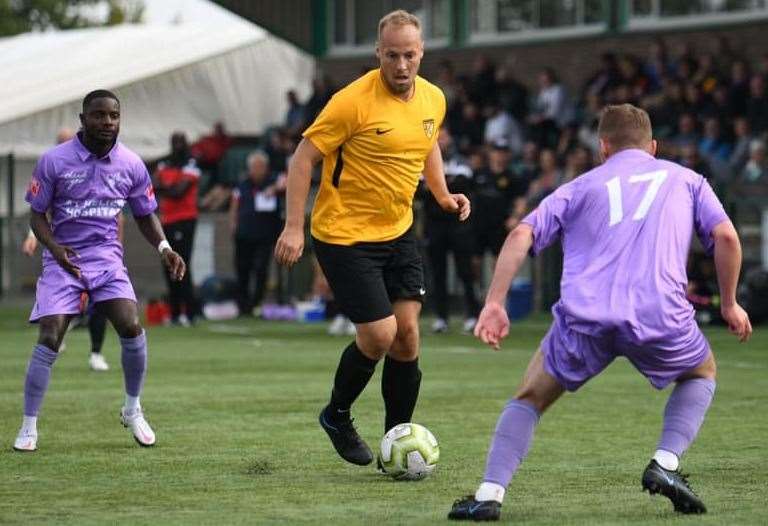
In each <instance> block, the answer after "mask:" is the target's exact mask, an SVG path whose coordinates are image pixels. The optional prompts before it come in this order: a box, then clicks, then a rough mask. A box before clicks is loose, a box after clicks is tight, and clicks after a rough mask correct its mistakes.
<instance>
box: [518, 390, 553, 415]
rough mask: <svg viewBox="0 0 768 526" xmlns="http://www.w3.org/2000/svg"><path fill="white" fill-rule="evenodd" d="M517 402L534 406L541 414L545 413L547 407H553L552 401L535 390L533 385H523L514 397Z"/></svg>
mask: <svg viewBox="0 0 768 526" xmlns="http://www.w3.org/2000/svg"><path fill="white" fill-rule="evenodd" d="M514 398H515V400H519V401H521V402H525V403H527V404H528V405H530V406H532V407H533V408H534V409H536V411H538V412H539V414H541V413H543V412H544V411H545V410H546V409H547V407H549V406H550V405H552V400H550V399H549V397H547V396H545V394H544V393H543V392H541V391H540V390H537V389H534V387H533V386H531V385H523V386H522V387H520V389H518V390H517V392H516V393H515V396H514Z"/></svg>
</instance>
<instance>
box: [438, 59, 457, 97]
mask: <svg viewBox="0 0 768 526" xmlns="http://www.w3.org/2000/svg"><path fill="white" fill-rule="evenodd" d="M435 84H436V85H437V86H439V87H440V89H441V90H443V95H445V106H446V107H447V108H450V107H452V106H453V105H454V104H456V102H457V100H458V98H459V90H460V88H459V85H458V81H457V80H456V75H455V73H454V70H453V64H452V63H451V61H450V60H443V61H441V62H440V64H438V66H437V78H436V79H435Z"/></svg>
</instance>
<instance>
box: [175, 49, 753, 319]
mask: <svg viewBox="0 0 768 526" xmlns="http://www.w3.org/2000/svg"><path fill="white" fill-rule="evenodd" d="M430 80H431V81H432V82H434V83H435V84H437V85H438V86H440V88H441V89H442V90H443V92H444V94H445V96H446V100H447V114H446V119H445V122H444V132H443V133H444V134H445V139H444V140H443V142H444V143H446V144H447V146H445V147H444V148H443V155H444V158H445V159H446V161H449V160H451V161H452V162H453V165H454V167H456V166H460V168H458V171H459V172H461V173H464V171H468V173H470V174H471V177H469V178H468V179H467V181H463V182H462V183H461V184H463V185H465V186H466V188H465V190H466V191H467V192H468V193H469V194H471V196H472V198H473V200H474V201H478V202H480V201H482V203H483V204H482V206H477V204H476V205H475V206H474V209H475V218H474V219H473V221H474V222H475V224H476V225H483V227H482V228H479V229H476V232H475V238H476V241H479V243H476V246H474V247H473V249H472V250H473V253H474V254H475V255H480V254H482V253H483V252H487V251H489V252H490V253H492V254H496V253H498V249H499V247H500V241H499V240H500V239H501V240H503V238H504V235H505V233H506V232H507V231H508V230H510V229H511V228H514V226H515V225H516V224H517V222H518V221H519V220H520V219H521V218H522V216H523V215H524V214H525V213H526V212H527V211H529V210H531V209H533V208H534V207H535V206H536V205H537V204H538V202H540V201H541V200H542V199H543V198H544V197H546V196H547V195H548V194H549V193H551V192H552V191H553V190H554V189H556V188H557V187H558V186H559V185H561V184H564V183H566V182H568V181H570V180H572V179H573V178H575V177H578V176H579V175H580V174H582V173H584V172H586V171H588V170H589V169H590V168H592V167H593V166H595V165H597V164H598V163H599V162H600V159H599V141H598V137H597V123H598V119H599V114H600V110H601V108H602V107H603V106H604V105H606V104H620V103H626V102H628V103H632V104H635V105H637V106H640V107H642V108H644V109H646V110H647V111H648V112H649V114H650V115H651V120H652V122H653V124H654V136H655V138H656V139H658V140H659V153H658V155H659V156H660V157H662V158H667V159H671V160H674V161H676V162H679V163H681V164H683V165H685V166H688V167H690V168H692V169H694V170H695V171H697V172H698V173H701V174H702V175H704V176H705V177H706V178H707V179H709V181H710V182H711V184H712V185H713V187H714V188H715V189H716V191H717V192H718V194H719V195H720V197H721V198H723V199H724V200H729V199H734V198H736V197H739V196H756V195H757V196H759V195H763V196H766V195H768V157H767V156H766V140H767V139H768V93H767V92H766V83H767V82H768V53H766V54H765V55H763V56H761V57H759V59H758V60H756V61H749V60H747V59H746V58H744V57H743V56H741V55H740V53H739V52H738V50H735V49H733V48H732V47H731V46H730V45H729V42H728V41H727V40H726V39H719V40H716V41H714V43H713V48H712V49H711V50H708V51H700V50H694V49H692V47H691V46H689V45H686V44H681V45H679V46H677V47H676V48H675V49H674V50H670V49H669V48H668V46H667V45H666V44H665V42H664V41H662V40H657V41H654V42H653V43H652V44H651V45H650V46H649V47H648V50H647V53H646V55H645V56H635V55H632V54H617V53H613V52H606V53H603V54H602V55H601V56H600V57H599V61H598V63H597V64H596V67H595V70H594V71H593V72H592V73H591V74H590V75H589V76H588V77H587V79H586V81H585V82H584V83H583V84H582V85H580V86H576V85H568V86H567V85H565V83H563V82H562V81H561V80H560V79H559V78H558V74H557V72H556V70H555V69H553V68H543V69H542V70H541V71H540V72H539V73H538V74H537V76H536V78H535V84H534V85H531V84H530V83H527V82H523V79H520V78H516V76H515V74H514V71H513V68H511V67H510V66H509V65H506V64H504V63H501V64H495V63H493V62H492V61H491V60H489V59H488V58H487V57H485V56H483V55H479V56H477V57H476V59H475V60H474V62H473V64H472V67H471V69H470V71H465V72H457V71H455V70H454V67H453V65H452V64H451V63H450V62H443V63H441V64H440V65H439V67H438V69H437V72H436V75H435V76H434V77H432V78H430ZM525 80H529V79H525ZM334 89H335V88H334V86H332V85H331V84H330V82H329V81H328V80H327V79H326V78H318V79H317V80H315V83H314V86H313V92H312V95H311V96H310V97H309V99H308V100H306V101H304V102H302V101H300V100H299V97H298V96H297V94H296V93H295V92H293V91H290V92H288V93H287V101H288V110H287V112H286V114H285V118H284V121H283V122H282V123H279V124H278V125H276V126H274V127H273V128H271V129H269V130H268V131H267V132H266V133H265V134H264V137H263V138H262V139H261V143H260V144H258V145H256V146H254V145H249V147H248V148H249V149H248V151H246V152H244V154H243V155H242V156H241V157H239V158H238V159H237V160H238V162H237V163H236V169H235V170H234V173H235V175H234V176H232V175H226V174H225V173H223V172H226V171H229V172H232V169H231V167H230V168H227V167H226V166H225V165H226V164H227V158H228V156H229V152H230V150H231V149H233V148H235V142H234V141H233V140H232V138H230V137H229V136H227V134H226V132H225V131H224V129H223V126H221V125H217V126H216V128H215V129H214V132H213V133H212V134H210V135H209V136H206V137H203V138H201V139H200V140H198V141H197V142H195V143H193V144H192V145H191V148H190V150H191V153H192V155H193V156H194V157H195V158H196V159H197V162H198V166H199V167H200V168H201V169H202V170H203V172H204V173H207V174H208V180H207V181H208V182H207V184H204V185H201V191H202V193H201V199H200V205H201V208H202V209H204V210H226V209H227V207H228V206H236V205H237V204H238V203H239V202H241V201H238V199H241V196H242V191H243V189H242V188H240V189H239V190H237V192H236V193H235V195H236V197H237V198H233V197H232V195H233V194H232V191H233V189H235V188H238V186H240V185H241V184H242V183H243V181H246V180H247V179H248V176H247V174H248V171H249V169H247V167H246V164H245V160H246V158H248V156H250V155H252V154H253V151H254V150H258V151H259V156H258V159H259V160H258V162H259V163H261V162H262V160H263V162H264V163H265V164H266V168H265V169H266V170H267V171H268V172H269V174H270V176H269V177H267V178H266V179H265V181H266V182H265V183H263V184H264V185H265V188H266V187H270V188H271V190H270V192H273V191H274V188H276V187H275V186H274V185H275V183H276V182H277V181H278V179H279V176H280V174H284V172H285V170H286V164H287V160H288V158H289V157H290V155H291V153H292V151H293V149H294V148H295V147H296V145H297V144H298V141H299V140H300V138H301V132H302V130H303V129H304V128H305V127H306V126H308V125H309V124H310V123H311V122H312V121H313V120H314V118H315V117H316V116H317V114H318V113H319V112H320V110H321V109H322V108H323V106H324V105H325V103H326V102H327V101H328V100H329V98H330V97H331V95H332V93H333V91H334ZM252 160H253V159H251V160H250V161H249V164H250V163H251V161H252ZM449 175H450V174H449ZM425 210H426V211H427V212H426V213H428V210H429V208H428V205H426V204H425ZM233 217H236V216H235V215H233ZM233 228H234V227H233ZM426 235H427V236H429V235H430V232H427V234H426ZM270 239H271V237H270ZM461 267H462V276H461V279H462V281H466V279H467V275H466V269H467V266H466V264H465V262H462V264H461ZM259 272H262V271H259ZM442 273H444V270H442V271H440V272H438V274H439V275H440V274H442ZM258 295H259V296H260V295H261V292H258ZM241 302H245V300H242V299H241ZM246 303H247V302H246ZM243 305H245V303H243ZM476 308H477V306H476V303H474V301H473V300H472V299H471V298H469V297H468V298H467V314H466V317H467V318H468V319H471V317H472V312H470V311H474V310H476Z"/></svg>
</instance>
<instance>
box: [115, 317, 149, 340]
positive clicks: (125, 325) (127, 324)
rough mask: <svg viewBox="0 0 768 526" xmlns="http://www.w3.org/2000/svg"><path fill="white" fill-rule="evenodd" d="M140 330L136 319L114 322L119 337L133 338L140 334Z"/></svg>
mask: <svg viewBox="0 0 768 526" xmlns="http://www.w3.org/2000/svg"><path fill="white" fill-rule="evenodd" d="M142 331H143V329H142V328H141V324H140V323H139V320H137V319H134V320H124V321H122V322H121V323H116V324H115V332H117V335H118V336H120V337H121V338H135V337H137V336H140V335H141V333H142Z"/></svg>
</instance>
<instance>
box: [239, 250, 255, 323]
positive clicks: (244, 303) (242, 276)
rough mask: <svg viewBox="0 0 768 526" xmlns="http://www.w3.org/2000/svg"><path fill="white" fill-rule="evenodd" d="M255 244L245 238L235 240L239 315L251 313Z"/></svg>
mask: <svg viewBox="0 0 768 526" xmlns="http://www.w3.org/2000/svg"><path fill="white" fill-rule="evenodd" d="M255 247H256V244H255V243H253V242H251V241H247V240H245V239H237V240H235V272H237V293H238V300H237V304H238V308H239V310H240V315H241V316H248V315H250V314H251V309H252V308H253V303H252V300H251V274H252V273H253V259H254V256H255Z"/></svg>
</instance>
